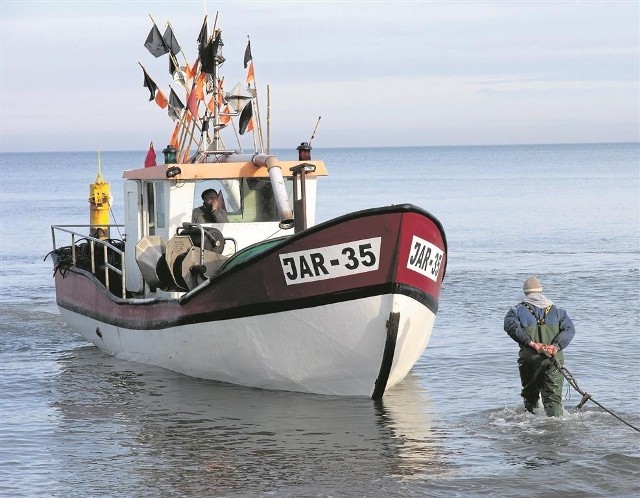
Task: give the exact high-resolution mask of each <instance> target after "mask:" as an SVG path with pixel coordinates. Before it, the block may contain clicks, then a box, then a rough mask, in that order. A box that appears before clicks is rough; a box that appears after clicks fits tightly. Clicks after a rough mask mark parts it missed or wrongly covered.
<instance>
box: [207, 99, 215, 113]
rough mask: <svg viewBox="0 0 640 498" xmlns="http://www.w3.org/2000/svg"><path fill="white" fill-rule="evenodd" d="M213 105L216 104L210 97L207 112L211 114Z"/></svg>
mask: <svg viewBox="0 0 640 498" xmlns="http://www.w3.org/2000/svg"><path fill="white" fill-rule="evenodd" d="M215 105H216V102H215V99H214V98H213V95H212V96H211V99H210V100H209V103H208V104H207V109H209V112H213V109H214V107H215Z"/></svg>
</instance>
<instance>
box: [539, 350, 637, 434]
mask: <svg viewBox="0 0 640 498" xmlns="http://www.w3.org/2000/svg"><path fill="white" fill-rule="evenodd" d="M547 356H548V355H547ZM549 359H550V360H551V362H552V363H553V366H554V367H556V368H557V369H558V372H560V373H561V374H562V376H563V377H564V378H565V379H567V382H568V383H569V385H570V386H571V387H573V388H574V389H575V390H576V391H578V393H580V394H581V395H582V399H581V400H580V403H578V405H577V406H576V408H577V409H578V410H579V409H580V408H582V407H583V406H584V405H585V403H586V402H587V401H592V402H593V403H595V404H596V405H598V406H599V407H600V408H602V409H603V410H604V411H605V412H607V413H608V414H609V415H612V416H613V417H615V418H617V419H618V420H619V421H620V422H622V423H623V424H626V425H628V426H629V427H631V428H632V429H633V430H635V431H638V432H640V429H639V428H637V427H636V426H635V425H632V424H630V423H629V422H627V421H626V420H624V419H623V418H621V417H620V416H618V415H616V414H615V413H613V412H612V411H611V410H609V409H608V408H605V407H604V406H602V405H601V404H600V403H598V402H597V401H596V400H595V399H593V398H592V397H591V395H590V394H589V393H587V392H585V391H583V390H582V389H580V386H578V383H577V382H576V379H575V378H574V377H573V375H571V372H569V370H567V369H566V368H565V367H564V366H562V365H560V364H559V363H558V360H556V359H555V358H554V357H553V356H549Z"/></svg>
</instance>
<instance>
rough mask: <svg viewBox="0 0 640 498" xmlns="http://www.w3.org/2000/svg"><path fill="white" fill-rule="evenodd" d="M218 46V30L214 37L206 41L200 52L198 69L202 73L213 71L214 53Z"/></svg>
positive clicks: (216, 51) (214, 64)
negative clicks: (212, 39)
mask: <svg viewBox="0 0 640 498" xmlns="http://www.w3.org/2000/svg"><path fill="white" fill-rule="evenodd" d="M219 46H220V31H218V34H217V35H216V39H215V40H214V41H211V42H209V43H207V45H206V46H205V47H204V48H203V50H202V53H201V54H200V65H201V66H200V71H201V72H203V73H213V72H214V69H215V66H216V54H217V53H218V47H219Z"/></svg>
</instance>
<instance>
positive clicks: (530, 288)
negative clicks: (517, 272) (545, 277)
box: [522, 277, 542, 294]
mask: <svg viewBox="0 0 640 498" xmlns="http://www.w3.org/2000/svg"><path fill="white" fill-rule="evenodd" d="M522 290H523V291H524V293H525V294H531V293H532V292H538V293H540V292H542V282H540V280H538V279H537V278H536V277H529V278H528V279H526V280H525V281H524V285H523V286H522Z"/></svg>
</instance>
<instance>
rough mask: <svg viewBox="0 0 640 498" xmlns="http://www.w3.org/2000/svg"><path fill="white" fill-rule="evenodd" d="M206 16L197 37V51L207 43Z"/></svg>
mask: <svg viewBox="0 0 640 498" xmlns="http://www.w3.org/2000/svg"><path fill="white" fill-rule="evenodd" d="M207 37H208V35H207V16H204V21H203V23H202V27H201V28H200V34H199V35H198V51H199V50H200V47H202V46H203V45H204V44H206V43H207Z"/></svg>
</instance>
